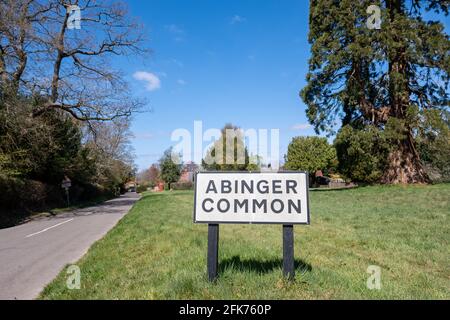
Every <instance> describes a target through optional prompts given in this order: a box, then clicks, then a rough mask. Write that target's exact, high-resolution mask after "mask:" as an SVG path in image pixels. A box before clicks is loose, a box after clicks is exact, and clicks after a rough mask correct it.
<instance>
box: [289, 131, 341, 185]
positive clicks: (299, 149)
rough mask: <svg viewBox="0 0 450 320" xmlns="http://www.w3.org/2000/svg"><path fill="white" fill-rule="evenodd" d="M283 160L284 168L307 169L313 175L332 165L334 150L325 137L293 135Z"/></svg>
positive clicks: (334, 156)
mask: <svg viewBox="0 0 450 320" xmlns="http://www.w3.org/2000/svg"><path fill="white" fill-rule="evenodd" d="M285 160H286V163H285V165H284V166H285V168H286V169H288V170H302V171H308V172H309V173H310V174H311V176H313V175H314V173H315V172H316V171H318V170H325V169H327V168H330V167H332V166H333V165H334V162H335V161H336V152H335V149H334V148H333V146H332V145H330V144H329V143H328V141H327V139H326V138H321V137H295V138H293V139H292V141H291V143H289V146H288V152H287V154H286V156H285Z"/></svg>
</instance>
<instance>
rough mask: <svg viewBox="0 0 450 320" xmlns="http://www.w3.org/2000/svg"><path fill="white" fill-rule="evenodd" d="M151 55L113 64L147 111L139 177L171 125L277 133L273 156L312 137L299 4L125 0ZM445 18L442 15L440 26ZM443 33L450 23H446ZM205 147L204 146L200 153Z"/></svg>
mask: <svg viewBox="0 0 450 320" xmlns="http://www.w3.org/2000/svg"><path fill="white" fill-rule="evenodd" d="M128 3H129V7H130V10H131V14H132V15H133V16H137V17H139V18H140V19H141V21H142V22H143V23H144V24H145V26H146V28H147V32H148V37H149V44H148V45H149V46H150V47H151V49H152V50H153V53H152V54H151V55H150V57H149V58H147V59H145V61H142V60H141V59H139V60H130V59H124V60H120V61H119V62H118V64H119V67H120V68H121V69H122V70H124V71H125V73H126V75H127V78H128V80H129V81H130V83H131V86H132V91H133V93H134V95H135V96H137V97H143V98H146V99H147V100H148V102H149V103H148V107H150V108H151V109H152V110H153V111H152V112H149V113H142V114H137V115H136V116H135V117H134V119H133V125H132V131H133V133H134V135H135V138H134V139H133V140H132V143H133V146H134V149H135V153H136V164H137V165H138V168H139V169H140V170H142V169H145V168H148V167H149V166H150V165H151V164H152V163H155V162H157V161H158V159H159V158H160V157H161V155H162V153H163V152H164V150H166V149H167V148H168V147H170V146H171V145H174V144H176V142H173V141H171V133H172V132H173V131H174V130H175V129H178V128H185V129H187V130H189V131H191V132H192V131H193V127H194V121H196V120H200V121H202V122H203V128H204V130H206V129H208V128H222V127H223V126H224V125H225V124H226V123H233V124H234V125H237V126H240V127H241V128H243V129H250V128H253V129H279V130H280V157H281V158H282V157H283V155H284V154H285V153H286V150H287V146H288V144H289V142H290V140H291V139H292V137H294V136H299V135H314V134H315V133H314V130H313V129H312V128H311V126H309V125H308V122H307V119H306V115H305V109H306V107H305V105H304V104H303V102H302V101H301V99H300V98H299V96H298V93H299V91H300V89H301V88H302V87H303V86H304V85H305V76H306V73H307V68H308V66H307V64H308V58H309V55H310V54H309V49H310V47H309V44H308V41H307V35H308V3H309V1H306V0H282V1H278V0H271V1H261V0H227V1H212V0H195V1H194V0H192V1H187V0H184V1H183V0H150V1H144V0H141V1H139V0H132V1H131V0H130V1H128ZM445 19H446V18H444V20H445ZM446 26H447V30H448V23H446ZM207 144H208V143H205V146H206V145H207Z"/></svg>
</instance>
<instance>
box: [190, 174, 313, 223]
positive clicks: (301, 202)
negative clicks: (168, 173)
mask: <svg viewBox="0 0 450 320" xmlns="http://www.w3.org/2000/svg"><path fill="white" fill-rule="evenodd" d="M308 184H309V183H308V174H307V173H305V172H280V173H250V172H248V173H247V172H199V173H197V175H196V179H195V203H194V222H195V223H210V224H216V223H268V224H309V200H308Z"/></svg>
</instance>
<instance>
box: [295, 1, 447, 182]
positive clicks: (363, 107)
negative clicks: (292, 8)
mask: <svg viewBox="0 0 450 320" xmlns="http://www.w3.org/2000/svg"><path fill="white" fill-rule="evenodd" d="M373 4H375V5H378V6H379V8H380V11H381V27H380V29H372V28H368V26H367V25H366V22H367V19H368V18H369V14H368V13H367V8H368V7H369V5H373ZM448 8H449V2H448V1H419V0H410V1H407V0H385V1H352V0H342V1H334V0H311V1H310V18H309V27H310V33H309V41H310V43H311V58H310V60H309V73H308V75H307V85H306V87H305V88H303V90H302V91H301V97H302V99H303V101H304V102H305V103H306V105H307V116H308V118H309V121H310V122H311V124H313V125H314V127H315V129H316V131H317V132H327V133H328V134H330V135H332V134H334V133H336V129H338V128H339V126H341V125H342V126H346V125H349V126H351V127H352V128H354V129H355V130H365V127H366V126H373V128H375V129H376V130H379V131H380V132H381V133H382V135H383V137H384V138H386V139H387V140H388V141H389V144H390V146H391V148H390V151H389V154H388V156H387V159H388V161H387V162H386V168H384V169H383V175H382V176H381V181H382V182H385V183H423V182H428V181H429V178H428V175H427V173H426V172H425V170H424V169H423V164H422V161H421V159H420V153H419V152H418V150H417V143H418V139H419V138H418V137H419V133H420V131H421V130H422V129H423V128H424V127H425V126H426V125H428V124H429V123H430V121H428V120H429V115H430V114H429V113H427V111H428V110H435V111H436V112H437V114H438V115H439V116H438V118H434V120H435V121H434V126H435V127H440V126H441V125H442V123H445V121H446V115H445V114H444V111H445V109H446V108H448V107H449V90H448V89H449V80H450V55H449V51H450V40H449V36H448V35H447V34H446V33H445V31H444V26H443V24H442V23H440V22H439V21H429V20H426V19H425V12H427V11H431V10H432V11H433V12H435V13H436V14H441V15H442V14H444V15H448ZM445 148H449V144H447V145H446V146H445Z"/></svg>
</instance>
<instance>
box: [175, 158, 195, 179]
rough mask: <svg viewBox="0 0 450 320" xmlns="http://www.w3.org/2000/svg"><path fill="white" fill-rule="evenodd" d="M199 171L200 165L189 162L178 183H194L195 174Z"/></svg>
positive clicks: (182, 170)
mask: <svg viewBox="0 0 450 320" xmlns="http://www.w3.org/2000/svg"><path fill="white" fill-rule="evenodd" d="M197 170H198V165H197V164H195V163H193V162H188V163H186V164H185V165H184V166H183V169H181V175H180V179H179V180H178V182H194V176H195V172H196V171H197Z"/></svg>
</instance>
